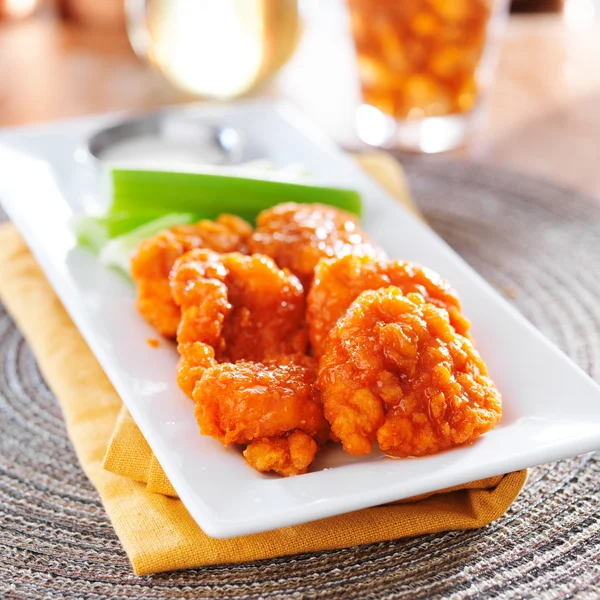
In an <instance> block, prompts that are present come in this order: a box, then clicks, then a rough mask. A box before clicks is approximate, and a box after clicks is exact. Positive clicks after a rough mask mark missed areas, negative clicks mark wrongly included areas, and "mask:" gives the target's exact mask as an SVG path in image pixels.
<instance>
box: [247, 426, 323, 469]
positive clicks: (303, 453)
mask: <svg viewBox="0 0 600 600" xmlns="http://www.w3.org/2000/svg"><path fill="white" fill-rule="evenodd" d="M318 449H319V446H318V445H317V442H315V440H314V439H313V438H311V437H310V435H307V434H306V433H304V432H303V431H294V432H292V433H291V434H290V435H288V436H287V437H274V438H262V439H260V440H258V441H256V442H252V443H251V444H249V445H248V447H247V448H246V449H245V450H244V458H245V459H246V460H247V461H248V463H249V464H250V466H252V467H254V468H255V469H256V470H257V471H260V472H262V473H268V472H269V471H272V472H274V473H277V474H278V475H283V476H284V477H290V476H291V475H302V474H303V473H306V472H307V471H308V467H309V466H310V465H311V463H312V462H313V460H314V459H315V456H316V454H317V450H318Z"/></svg>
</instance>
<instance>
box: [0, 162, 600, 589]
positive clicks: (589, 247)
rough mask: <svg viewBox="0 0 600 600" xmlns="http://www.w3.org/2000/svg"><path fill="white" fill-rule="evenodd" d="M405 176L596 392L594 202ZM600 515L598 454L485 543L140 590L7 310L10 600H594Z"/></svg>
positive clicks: (529, 498)
mask: <svg viewBox="0 0 600 600" xmlns="http://www.w3.org/2000/svg"><path fill="white" fill-rule="evenodd" d="M408 174H409V179H410V183H411V186H412V189H413V192H414V195H415V197H416V199H417V201H418V202H419V204H420V206H421V207H422V209H423V211H424V212H425V214H426V216H427V219H428V220H429V222H430V223H431V224H432V226H433V227H434V228H435V229H436V230H437V231H438V232H439V233H440V235H442V236H443V237H444V238H445V239H446V240H447V241H448V242H449V243H450V244H451V245H452V246H453V247H454V248H455V249H456V250H458V252H460V253H461V254H462V255H463V256H464V257H465V258H466V260H467V261H469V262H470V263H471V264H472V265H473V266H474V267H475V268H476V269H477V270H478V271H479V272H480V273H482V274H483V275H484V276H485V277H486V278H487V279H488V280H489V281H490V282H491V283H492V284H493V285H494V286H495V287H497V288H498V290H499V291H500V292H501V293H503V294H504V295H506V296H507V297H508V298H509V299H510V300H511V301H512V302H514V304H515V305H516V306H517V307H518V308H519V310H521V311H522V312H523V313H524V314H525V315H526V317H527V318H528V319H530V320H531V321H532V322H533V323H534V324H535V325H536V326H537V327H538V328H540V329H541V330H542V331H543V332H544V333H545V334H546V335H547V336H548V337H550V339H552V340H553V341H554V342H555V343H557V344H558V345H559V346H560V347H561V348H562V349H563V350H565V351H566V352H567V354H569V355H570V356H571V357H572V358H573V359H574V360H575V361H576V362H577V363H579V364H580V365H581V366H582V367H583V368H584V369H585V370H586V371H587V372H588V373H590V374H591V375H592V376H593V377H595V378H596V379H597V380H598V379H600V364H599V357H600V306H599V303H598V298H600V277H598V275H599V272H598V268H599V261H600V204H598V205H595V204H593V203H592V202H591V201H589V200H587V199H586V198H582V197H581V196H579V195H578V194H576V193H574V192H572V191H568V190H566V189H563V188H560V187H557V186H555V185H551V184H549V183H545V182H541V181H538V180H535V179H530V178H525V177H521V176H517V175H515V174H513V173H505V172H502V171H497V170H494V169H490V168H488V167H485V168H483V167H481V166H478V165H472V164H467V163H464V164H463V163H453V162H439V161H434V162H431V163H423V162H421V161H412V162H409V163H408ZM565 401H568V399H565ZM599 506H600V456H599V455H587V456H582V457H578V458H574V459H570V460H564V461H560V462H557V463H553V464H549V465H544V466H541V467H536V468H534V469H532V471H531V474H530V479H529V483H528V484H527V486H526V488H525V489H524V491H523V492H522V494H521V495H520V497H519V498H518V499H517V501H516V502H515V504H514V505H513V506H512V507H511V508H510V510H509V511H508V513H507V514H506V515H505V516H504V517H503V518H501V519H500V520H498V521H497V522H495V523H493V524H491V525H489V526H488V527H486V528H484V529H481V530H477V531H471V532H455V533H447V534H442V535H427V536H422V537H419V538H417V539H412V540H397V541H392V542H385V543H378V544H371V545H368V546H360V547H355V548H349V549H345V550H337V551H329V552H321V553H317V554H306V555H300V556H294V557H286V558H281V559H276V560H268V561H261V562H257V563H249V564H243V565H233V566H216V567H207V568H202V569H194V570H189V571H182V572H174V573H163V574H159V575H153V576H148V577H135V576H134V575H132V572H131V568H130V566H129V563H128V560H127V557H126V556H125V553H124V552H123V550H122V549H121V547H120V545H119V541H118V539H117V537H116V535H115V533H114V531H113V529H112V527H111V525H110V522H109V520H108V518H107V516H106V514H105V513H104V511H103V509H102V506H101V504H100V501H99V499H98V496H97V494H96V492H95V490H94V488H93V487H92V485H91V484H90V483H89V482H88V480H87V479H86V478H85V476H84V475H83V473H82V471H81V469H80V468H79V466H78V464H77V461H76V458H75V454H74V452H73V449H72V448H71V445H70V443H69V441H68V439H67V438H66V435H65V428H64V425H63V421H62V418H61V414H60V410H59V408H58V406H57V404H56V401H55V399H54V398H53V396H52V393H51V392H50V391H49V389H48V388H47V386H46V384H45V383H44V381H43V379H42V377H41V376H40V373H39V371H38V369H37V366H36V363H35V360H34V359H33V357H32V355H31V352H30V351H29V349H28V347H27V345H26V344H25V343H24V341H23V338H22V337H21V335H20V334H19V332H18V331H17V329H16V328H15V325H14V324H13V323H12V321H11V320H10V318H9V317H8V316H7V315H6V313H5V312H4V311H3V310H1V309H0V597H2V598H41V597H43V598H72V597H76V598H116V597H118V598H127V597H135V598H192V597H194V598H277V597H294V598H313V597H320V598H348V599H350V598H411V599H418V598H423V599H427V600H429V599H431V598H442V597H452V598H472V597H478V598H479V597H485V598H493V597H502V598H537V599H545V598H565V599H566V598H573V597H578V598H590V599H592V598H594V599H595V598H598V597H599V596H600V567H599V565H600V511H599V510H598V507H599Z"/></svg>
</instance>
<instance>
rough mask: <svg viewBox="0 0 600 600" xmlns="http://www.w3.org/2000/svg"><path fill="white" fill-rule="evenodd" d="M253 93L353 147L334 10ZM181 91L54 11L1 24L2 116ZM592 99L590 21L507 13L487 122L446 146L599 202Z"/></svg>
mask: <svg viewBox="0 0 600 600" xmlns="http://www.w3.org/2000/svg"><path fill="white" fill-rule="evenodd" d="M253 96H254V97H259V98H261V97H265V98H286V99H289V100H291V101H292V102H294V103H295V104H296V105H298V106H299V108H300V109H301V110H303V111H304V112H305V113H307V115H308V116H309V117H310V118H311V119H312V120H314V121H315V122H316V123H317V124H318V125H320V126H321V128H322V129H324V130H325V131H326V132H327V133H329V134H330V135H331V136H332V137H333V138H334V139H336V140H337V141H338V142H339V143H340V144H342V145H343V146H344V147H347V148H350V149H352V148H357V147H359V143H358V141H357V139H356V137H355V135H354V129H353V115H354V110H355V108H356V106H357V103H358V101H359V98H358V92H357V85H356V75H355V69H354V63H353V57H352V48H351V43H350V40H349V37H348V34H347V31H346V29H345V27H343V26H341V25H340V20H339V19H338V18H337V17H336V14H335V11H333V12H331V13H330V14H327V13H325V14H320V15H318V18H314V16H313V18H310V19H309V20H308V22H307V25H306V29H305V35H304V37H303V40H302V42H301V45H300V47H299V49H298V51H297V53H296V55H295V56H294V58H293V59H292V61H291V62H290V63H289V65H288V66H287V67H286V68H285V69H284V71H283V72H282V73H281V74H280V76H279V77H278V78H277V79H276V80H275V81H273V82H271V83H270V84H269V85H268V86H267V87H265V88H263V89H262V90H260V91H258V92H255V93H254V94H253ZM191 100H193V98H192V97H190V96H189V95H186V94H183V93H182V92H180V91H178V90H176V89H174V88H173V87H172V86H171V85H170V84H169V83H168V82H166V81H165V80H164V79H163V78H162V76H161V75H160V74H159V73H157V72H155V71H153V70H151V69H150V68H148V67H147V66H145V65H144V64H142V63H141V62H139V61H138V60H137V59H136V57H135V56H134V55H133V53H132V51H131V49H130V48H129V44H128V42H127V40H126V39H125V37H124V35H123V34H115V33H109V32H98V31H90V30H86V29H83V28H80V27H77V26H75V25H73V24H65V23H64V22H59V21H56V20H54V19H52V18H37V19H31V20H28V21H25V22H21V23H9V22H5V23H2V24H0V126H15V125H24V124H30V123H36V122H41V121H47V120H51V119H63V118H69V117H76V116H81V115H86V114H92V113H99V112H106V111H114V110H141V109H148V108H153V107H156V106H159V105H164V104H170V103H181V102H187V101H191ZM599 108H600V24H599V23H598V22H595V21H593V20H591V19H581V20H579V21H577V19H575V23H571V24H568V23H567V20H566V19H564V18H563V17H562V16H558V15H556V16H523V17H521V16H520V17H513V18H512V19H511V22H510V24H509V27H508V31H507V33H506V36H505V38H504V40H503V45H502V48H501V52H500V60H499V67H498V73H497V77H496V82H495V85H494V89H493V90H492V91H491V93H490V95H489V103H488V111H487V112H488V115H487V119H486V124H485V127H484V128H483V130H482V132H481V133H480V135H479V137H478V139H477V140H476V141H475V143H474V144H473V145H472V146H471V147H469V148H467V149H464V150H461V151H459V152H458V153H456V154H457V155H458V156H461V157H464V158H466V159H476V160H483V161H488V162H491V163H494V164H498V165H503V166H507V167H510V168H514V169H518V170H520V171H524V172H528V173H533V174H537V175H540V176H542V177H546V178H551V179H555V180H559V181H561V182H564V183H566V184H568V185H570V186H572V187H575V188H577V189H579V190H582V191H585V192H587V193H589V194H591V195H593V196H594V197H595V198H596V199H598V201H600V110H599ZM426 159H427V160H436V159H437V158H434V157H431V158H429V157H427V158H426ZM0 169H1V165H0Z"/></svg>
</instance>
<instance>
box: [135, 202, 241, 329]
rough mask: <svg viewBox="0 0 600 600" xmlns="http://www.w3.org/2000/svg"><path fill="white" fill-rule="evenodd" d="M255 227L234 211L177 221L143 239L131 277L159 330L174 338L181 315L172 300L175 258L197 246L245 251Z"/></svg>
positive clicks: (143, 311) (144, 312) (143, 307)
mask: <svg viewBox="0 0 600 600" xmlns="http://www.w3.org/2000/svg"><path fill="white" fill-rule="evenodd" d="M251 233H252V227H251V226H250V225H249V224H248V223H246V221H244V220H243V219H240V218H239V217H236V216H234V215H227V214H224V215H221V216H220V217H219V218H218V219H216V221H209V220H202V221H199V222H198V223H196V224H195V225H178V226H176V227H172V228H171V229H168V230H165V231H161V232H160V233H158V234H157V235H155V236H154V237H151V238H149V239H147V240H144V241H143V242H142V243H141V244H140V245H139V246H138V248H137V250H136V251H135V252H134V254H133V255H132V257H131V277H132V279H133V281H134V283H135V284H136V286H137V308H138V311H139V312H140V314H141V315H142V316H143V317H144V318H145V319H146V320H147V321H148V322H149V323H150V324H151V325H152V326H153V327H154V328H155V329H156V331H158V333H160V334H161V335H163V336H165V337H169V338H174V337H175V334H176V333H177V327H178V325H179V319H180V316H181V313H180V310H179V307H178V306H177V305H176V304H175V302H173V298H172V297H171V289H170V287H169V273H170V272H171V268H172V267H173V264H174V263H175V261H176V260H177V259H178V258H179V257H180V256H182V255H183V254H185V253H186V252H189V251H190V250H193V249H194V248H208V249H211V250H215V251H217V252H234V251H239V252H246V249H247V248H246V242H247V239H248V237H249V236H250V234H251Z"/></svg>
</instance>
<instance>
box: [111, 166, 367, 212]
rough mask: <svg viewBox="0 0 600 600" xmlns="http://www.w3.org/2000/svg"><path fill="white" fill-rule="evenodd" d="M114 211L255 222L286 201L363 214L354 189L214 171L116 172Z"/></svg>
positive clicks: (114, 173)
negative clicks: (231, 216)
mask: <svg viewBox="0 0 600 600" xmlns="http://www.w3.org/2000/svg"><path fill="white" fill-rule="evenodd" d="M111 182H112V205H111V207H110V210H109V213H110V214H116V213H119V212H128V213H130V214H138V213H155V214H164V213H165V212H167V211H168V212H172V211H177V212H186V213H194V214H196V215H199V216H201V217H204V218H209V219H214V218H216V217H217V216H218V215H220V214H221V213H224V212H227V213H233V214H236V215H239V216H241V217H243V218H246V219H249V220H253V218H254V217H255V216H256V215H257V214H258V213H259V212H260V211H262V210H264V209H266V208H270V207H271V206H274V205H276V204H279V203H281V202H309V203H311V202H321V203H323V204H330V205H332V206H336V207H338V208H343V209H345V210H347V211H349V212H352V213H354V214H356V215H358V216H360V215H361V212H362V203H361V198H360V194H359V193H358V192H356V191H354V190H349V189H342V188H331V187H320V186H312V185H300V184H297V183H288V182H282V181H267V180H261V179H252V178H248V177H231V176H227V175H223V174H221V175H218V174H213V173H174V172H168V171H148V170H132V169H118V168H116V169H113V170H112V171H111Z"/></svg>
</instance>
